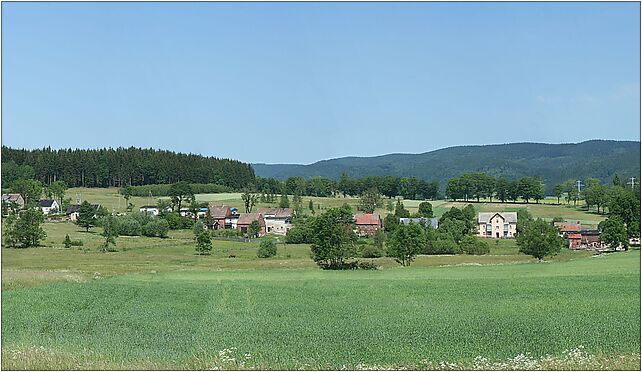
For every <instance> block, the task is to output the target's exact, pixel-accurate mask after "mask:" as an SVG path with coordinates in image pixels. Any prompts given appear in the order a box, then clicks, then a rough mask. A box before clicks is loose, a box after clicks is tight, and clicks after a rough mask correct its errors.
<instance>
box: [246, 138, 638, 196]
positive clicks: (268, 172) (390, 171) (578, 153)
mask: <svg viewBox="0 0 642 372" xmlns="http://www.w3.org/2000/svg"><path fill="white" fill-rule="evenodd" d="M252 167H253V168H254V171H255V173H256V175H257V176H261V177H273V178H277V179H286V178H288V177H291V176H303V177H306V178H308V177H313V176H322V177H328V178H335V179H336V178H339V177H340V175H341V173H342V172H346V173H347V174H348V175H349V176H351V177H357V178H359V177H363V176H380V175H392V176H398V177H417V178H421V179H424V180H427V181H432V180H437V181H439V183H440V184H441V186H442V191H443V187H444V185H445V184H446V182H448V179H449V178H451V177H454V176H458V175H460V174H462V173H466V172H484V173H487V174H489V175H492V176H496V177H500V176H503V177H506V178H508V179H514V178H518V177H522V176H535V175H537V176H541V177H542V178H543V179H544V182H545V183H546V188H547V190H550V189H551V188H552V187H553V185H554V184H556V183H559V182H563V181H566V180H568V179H577V178H581V179H585V178H587V177H595V178H599V179H600V180H602V181H603V182H610V181H611V179H612V177H613V175H614V174H618V175H619V177H620V178H622V179H625V178H629V177H632V176H636V177H637V176H639V175H640V142H637V141H606V140H592V141H586V142H581V143H570V144H544V143H511V144H504V145H485V146H456V147H448V148H445V149H440V150H435V151H430V152H426V153H422V154H389V155H382V156H374V157H345V158H338V159H331V160H323V161H319V162H316V163H313V164H309V165H299V164H252Z"/></svg>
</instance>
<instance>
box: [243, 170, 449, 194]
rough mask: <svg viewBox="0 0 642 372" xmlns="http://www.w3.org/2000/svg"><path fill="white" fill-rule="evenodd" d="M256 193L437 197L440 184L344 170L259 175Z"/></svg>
mask: <svg viewBox="0 0 642 372" xmlns="http://www.w3.org/2000/svg"><path fill="white" fill-rule="evenodd" d="M253 186H254V188H255V190H254V191H256V192H259V193H261V194H263V195H265V196H266V198H267V199H270V197H273V198H275V197H276V195H278V194H286V195H299V196H318V197H340V196H343V197H348V196H361V195H363V194H364V193H365V192H366V191H367V190H373V189H376V190H377V192H378V193H380V194H382V195H383V196H386V197H388V198H394V197H397V196H401V197H403V198H404V199H437V198H438V197H439V183H438V182H437V181H432V182H427V181H424V180H421V179H419V178H415V177H394V176H368V177H362V178H351V177H349V176H348V175H347V174H346V173H343V174H342V175H341V177H340V178H339V180H334V179H331V178H324V177H311V178H308V179H306V178H303V177H289V178H288V179H286V180H284V181H280V180H277V179H274V178H262V177H256V181H255V183H254V185H253Z"/></svg>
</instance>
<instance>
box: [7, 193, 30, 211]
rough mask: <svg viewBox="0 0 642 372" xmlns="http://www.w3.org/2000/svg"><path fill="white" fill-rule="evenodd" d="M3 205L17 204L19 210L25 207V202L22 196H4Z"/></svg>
mask: <svg viewBox="0 0 642 372" xmlns="http://www.w3.org/2000/svg"><path fill="white" fill-rule="evenodd" d="M2 203H6V204H12V203H13V204H15V205H17V206H18V208H19V209H22V208H24V207H25V200H24V198H23V197H22V195H20V194H2Z"/></svg>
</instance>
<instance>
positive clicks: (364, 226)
mask: <svg viewBox="0 0 642 372" xmlns="http://www.w3.org/2000/svg"><path fill="white" fill-rule="evenodd" d="M354 219H355V225H356V226H357V235H359V236H374V234H376V233H377V231H379V229H381V217H380V216H379V215H378V214H376V213H366V214H357V215H355V216H354Z"/></svg>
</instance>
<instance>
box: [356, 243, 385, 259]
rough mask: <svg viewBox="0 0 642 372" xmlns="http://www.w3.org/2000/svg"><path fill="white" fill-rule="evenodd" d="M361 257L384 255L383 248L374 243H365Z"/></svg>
mask: <svg viewBox="0 0 642 372" xmlns="http://www.w3.org/2000/svg"><path fill="white" fill-rule="evenodd" d="M361 257H363V258H379V257H383V249H381V248H379V247H376V246H373V245H364V246H363V248H362V249H361Z"/></svg>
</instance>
